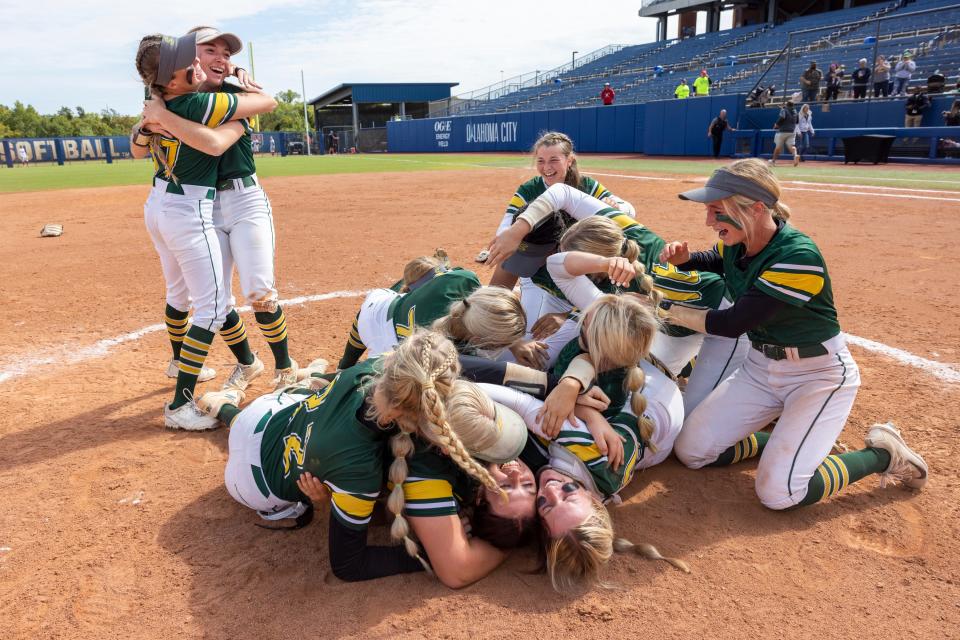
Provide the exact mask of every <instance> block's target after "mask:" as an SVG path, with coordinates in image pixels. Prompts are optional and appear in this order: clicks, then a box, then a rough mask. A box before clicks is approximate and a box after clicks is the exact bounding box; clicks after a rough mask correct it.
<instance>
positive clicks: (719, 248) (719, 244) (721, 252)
mask: <svg viewBox="0 0 960 640" xmlns="http://www.w3.org/2000/svg"><path fill="white" fill-rule="evenodd" d="M715 248H716V250H717V253H719V254H720V257H721V258H722V257H723V243H722V242H718V243H717V246H716V247H715Z"/></svg>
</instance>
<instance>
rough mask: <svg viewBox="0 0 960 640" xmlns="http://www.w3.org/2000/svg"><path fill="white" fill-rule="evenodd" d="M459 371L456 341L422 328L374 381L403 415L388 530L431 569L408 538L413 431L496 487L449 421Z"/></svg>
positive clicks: (393, 443)
mask: <svg viewBox="0 0 960 640" xmlns="http://www.w3.org/2000/svg"><path fill="white" fill-rule="evenodd" d="M459 373H460V362H459V360H458V359H457V350H456V348H455V347H454V346H453V343H451V342H450V341H449V340H447V339H445V338H444V337H443V336H442V335H440V334H438V333H436V332H433V331H426V330H422V329H421V330H417V331H415V332H414V333H413V334H412V335H410V337H408V338H407V339H406V340H404V341H403V342H402V343H401V344H400V345H399V346H398V347H397V350H396V351H394V352H393V353H391V354H390V355H388V356H387V357H386V358H385V359H384V363H383V369H382V371H381V373H380V374H379V375H378V376H377V379H376V383H375V384H376V386H377V391H380V392H381V393H382V394H383V396H384V397H386V398H389V399H390V405H391V408H394V409H398V410H400V411H401V412H402V415H401V417H400V418H398V419H397V420H395V422H396V423H397V426H398V427H399V432H398V433H397V434H396V435H394V436H393V437H392V438H390V451H391V453H392V454H393V462H392V463H391V464H390V468H389V470H388V478H389V480H390V482H391V483H392V484H393V489H392V490H391V491H390V496H389V498H388V499H387V508H388V509H389V510H390V512H391V513H392V514H393V515H394V521H393V524H392V525H391V527H390V535H391V537H393V538H394V539H395V540H402V541H403V544H404V547H405V548H406V550H407V553H409V554H410V555H411V556H413V557H414V558H417V559H418V560H419V561H420V562H421V563H422V564H423V566H424V568H425V569H426V570H427V571H430V572H431V573H432V571H431V570H430V567H429V566H428V564H427V562H426V560H425V559H424V558H423V557H422V556H421V555H420V551H419V549H418V547H417V544H416V542H414V541H413V539H412V538H411V537H410V525H409V523H408V522H407V520H406V518H405V517H404V515H403V509H404V506H405V504H406V499H405V497H404V493H403V483H404V482H405V481H406V479H407V474H408V472H409V469H408V467H407V458H408V457H409V456H410V455H411V454H412V453H413V450H414V444H413V439H412V438H411V435H412V434H416V433H419V434H421V435H422V436H424V438H425V439H426V440H428V441H429V442H431V443H433V444H436V445H437V446H439V447H440V448H441V449H442V450H443V452H444V453H446V454H447V455H449V456H450V458H451V459H452V460H453V461H454V462H456V463H457V465H458V466H459V467H460V468H461V469H463V470H464V471H465V472H466V473H468V474H470V475H471V476H473V477H474V478H477V479H478V480H479V481H480V482H482V483H483V484H484V485H485V486H494V487H495V486H496V482H495V481H494V480H493V478H492V477H491V476H490V474H489V472H487V470H486V469H485V468H483V467H482V466H480V465H479V464H477V462H476V461H474V460H473V459H472V458H471V457H470V454H469V453H467V451H466V449H465V448H464V446H463V443H462V442H461V441H460V439H459V438H458V437H457V435H456V434H455V433H453V431H452V430H451V429H450V425H449V424H448V423H447V419H446V413H445V410H444V401H445V400H446V399H447V398H448V397H449V396H450V394H451V393H452V392H453V386H454V382H455V381H456V380H457V376H458V375H459ZM378 414H379V411H378V410H377V408H376V406H375V405H374V404H373V403H371V406H370V409H369V410H368V412H367V416H368V417H369V418H372V419H377V418H378Z"/></svg>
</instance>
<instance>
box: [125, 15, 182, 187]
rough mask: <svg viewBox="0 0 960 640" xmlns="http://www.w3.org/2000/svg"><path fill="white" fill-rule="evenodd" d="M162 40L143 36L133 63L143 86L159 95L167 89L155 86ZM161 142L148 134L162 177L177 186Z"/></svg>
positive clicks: (152, 152) (166, 151)
mask: <svg viewBox="0 0 960 640" xmlns="http://www.w3.org/2000/svg"><path fill="white" fill-rule="evenodd" d="M162 40H163V36H162V35H160V34H153V35H149V36H144V37H143V39H141V40H140V46H139V47H137V57H136V60H135V61H134V64H135V65H136V67H137V73H139V74H140V78H141V79H142V80H143V84H144V85H145V86H147V87H149V88H150V89H151V90H153V91H157V92H159V93H160V94H161V95H162V94H163V93H164V92H165V91H166V89H167V88H166V87H165V86H163V85H159V84H157V71H158V70H159V68H160V42H161V41H162ZM162 140H163V136H162V135H160V134H159V133H151V134H150V153H151V154H152V155H153V158H154V160H155V161H156V162H157V163H158V164H159V165H160V166H162V167H163V175H164V177H165V178H166V179H167V180H169V181H171V182H173V183H174V184H179V183H180V181H179V180H178V179H177V176H176V175H174V173H173V165H172V164H171V158H170V157H169V155H168V149H167V147H164V146H163V145H162V144H161V141H162Z"/></svg>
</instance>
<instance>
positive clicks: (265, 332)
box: [260, 324, 287, 338]
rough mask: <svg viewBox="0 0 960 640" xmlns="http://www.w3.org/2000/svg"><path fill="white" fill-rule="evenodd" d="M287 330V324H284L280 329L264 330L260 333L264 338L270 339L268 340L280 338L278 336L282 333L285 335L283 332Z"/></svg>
mask: <svg viewBox="0 0 960 640" xmlns="http://www.w3.org/2000/svg"><path fill="white" fill-rule="evenodd" d="M286 330H287V325H286V324H282V325H280V326H279V327H275V328H273V329H263V330H261V331H260V333H262V334H263V335H264V336H266V337H268V338H272V337H273V336H278V335H280V334H281V333H283V332H284V331H286Z"/></svg>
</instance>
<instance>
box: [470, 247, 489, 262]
mask: <svg viewBox="0 0 960 640" xmlns="http://www.w3.org/2000/svg"><path fill="white" fill-rule="evenodd" d="M489 257H490V252H489V251H488V250H486V249H484V250H483V251H481V252H480V253H478V254H477V257H476V258H474V259H473V261H474V262H486V261H487V258H489Z"/></svg>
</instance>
